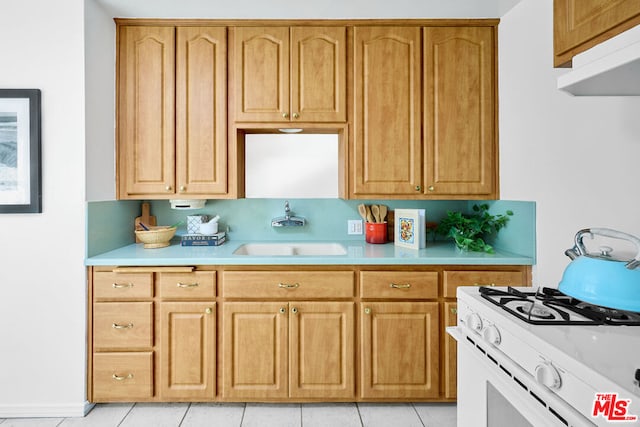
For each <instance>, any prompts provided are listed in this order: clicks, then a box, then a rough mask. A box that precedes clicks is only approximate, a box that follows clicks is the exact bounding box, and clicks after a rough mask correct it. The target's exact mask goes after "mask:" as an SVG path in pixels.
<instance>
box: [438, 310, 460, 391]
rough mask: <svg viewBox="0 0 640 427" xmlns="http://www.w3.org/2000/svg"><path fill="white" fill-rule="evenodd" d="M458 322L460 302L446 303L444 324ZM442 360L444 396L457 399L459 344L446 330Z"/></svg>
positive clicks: (450, 324) (455, 323) (448, 324)
mask: <svg viewBox="0 0 640 427" xmlns="http://www.w3.org/2000/svg"><path fill="white" fill-rule="evenodd" d="M457 324H458V304H457V303H455V302H445V303H444V326H445V328H446V327H447V326H456V325H457ZM442 342H443V344H444V348H443V349H442V355H443V357H442V360H443V362H444V370H443V371H444V385H443V386H444V389H443V392H444V397H446V398H447V399H455V398H456V397H457V396H458V391H457V390H458V384H457V383H458V344H457V343H456V340H455V339H454V338H453V337H452V336H451V335H449V334H447V333H446V332H445V336H444V339H443V341H442Z"/></svg>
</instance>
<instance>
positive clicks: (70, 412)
mask: <svg viewBox="0 0 640 427" xmlns="http://www.w3.org/2000/svg"><path fill="white" fill-rule="evenodd" d="M93 406H94V404H93V403H90V402H87V401H86V400H85V401H84V402H82V403H69V404H64V403H61V404H36V403H34V404H28V403H25V404H13V405H12V404H0V418H70V417H84V416H85V415H87V414H88V413H89V411H91V409H93Z"/></svg>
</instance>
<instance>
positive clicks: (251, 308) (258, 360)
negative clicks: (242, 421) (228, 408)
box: [222, 302, 289, 399]
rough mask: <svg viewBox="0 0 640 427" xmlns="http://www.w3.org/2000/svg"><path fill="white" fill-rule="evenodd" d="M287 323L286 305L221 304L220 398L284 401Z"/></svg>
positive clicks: (286, 374) (286, 373)
mask: <svg viewBox="0 0 640 427" xmlns="http://www.w3.org/2000/svg"><path fill="white" fill-rule="evenodd" d="M288 320H289V319H288V305H287V303H278V302H269V303H264V302H227V303H224V304H223V309H222V323H223V326H222V327H223V332H222V346H223V349H222V365H223V366H224V370H223V371H222V395H223V397H225V398H231V399H242V398H245V399H261V398H263V399H270V398H284V397H287V384H288V381H287V378H288V372H287V357H288V352H287V349H288V338H289V335H288V333H289V327H288Z"/></svg>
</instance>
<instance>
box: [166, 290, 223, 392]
mask: <svg viewBox="0 0 640 427" xmlns="http://www.w3.org/2000/svg"><path fill="white" fill-rule="evenodd" d="M159 306H160V322H161V326H160V330H161V341H160V343H161V346H160V370H159V373H160V375H159V376H160V397H161V398H162V399H163V400H213V399H214V398H215V395H216V381H215V379H216V341H215V337H216V312H215V303H211V302H161V303H159Z"/></svg>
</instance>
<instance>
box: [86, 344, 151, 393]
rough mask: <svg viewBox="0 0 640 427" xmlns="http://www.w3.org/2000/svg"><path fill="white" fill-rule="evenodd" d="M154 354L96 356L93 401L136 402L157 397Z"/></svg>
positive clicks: (94, 361) (105, 354) (103, 354)
mask: <svg viewBox="0 0 640 427" xmlns="http://www.w3.org/2000/svg"><path fill="white" fill-rule="evenodd" d="M152 379H153V353H152V352H144V353H95V354H94V355H93V399H94V400H96V401H116V400H117V401H123V402H133V401H135V400H136V399H146V398H150V397H152V396H153V380H152Z"/></svg>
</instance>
